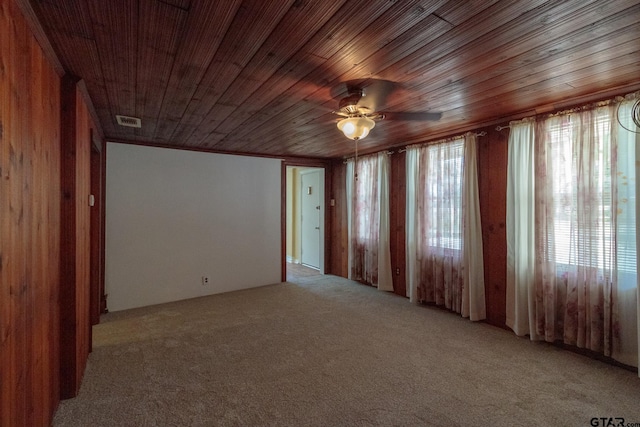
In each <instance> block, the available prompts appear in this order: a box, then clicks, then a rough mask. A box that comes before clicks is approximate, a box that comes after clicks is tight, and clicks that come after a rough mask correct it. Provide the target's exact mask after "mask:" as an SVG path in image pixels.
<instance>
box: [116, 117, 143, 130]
mask: <svg viewBox="0 0 640 427" xmlns="http://www.w3.org/2000/svg"><path fill="white" fill-rule="evenodd" d="M116 120H117V121H118V124H119V125H120V126H127V127H130V128H139V127H142V121H141V120H140V119H139V118H137V117H129V116H120V115H117V114H116Z"/></svg>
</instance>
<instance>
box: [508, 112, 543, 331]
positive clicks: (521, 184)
mask: <svg viewBox="0 0 640 427" xmlns="http://www.w3.org/2000/svg"><path fill="white" fill-rule="evenodd" d="M535 125H536V123H535V120H533V119H529V120H524V121H522V122H511V123H510V124H509V126H510V128H511V132H510V133H509V142H508V147H509V148H508V149H509V154H508V165H509V166H508V168H507V319H506V323H507V326H509V327H510V328H511V329H513V331H514V332H515V333H516V334H517V335H521V336H522V335H527V334H529V335H531V336H532V337H533V336H535V330H534V329H533V327H534V326H535V320H534V319H532V318H531V316H530V315H531V314H533V312H534V310H533V303H534V301H535V299H534V294H533V292H534V287H533V271H534V268H535V240H534V239H535V234H534V233H535V219H534V212H535V201H534V185H535V171H534V157H533V153H534V149H533V146H534V140H535Z"/></svg>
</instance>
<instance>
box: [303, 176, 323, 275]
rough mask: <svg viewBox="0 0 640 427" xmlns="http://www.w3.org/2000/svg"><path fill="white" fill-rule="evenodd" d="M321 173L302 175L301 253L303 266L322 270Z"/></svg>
mask: <svg viewBox="0 0 640 427" xmlns="http://www.w3.org/2000/svg"><path fill="white" fill-rule="evenodd" d="M320 175H321V173H320V171H319V170H311V171H303V172H301V173H300V178H301V185H300V187H301V188H300V192H301V195H300V211H301V219H300V239H301V242H300V251H301V254H300V256H301V258H302V259H301V261H302V264H304V265H307V266H309V267H313V268H317V269H320V253H321V252H320V247H321V241H322V240H321V234H322V233H321V227H322V221H321V219H322V212H321V211H322V206H321V205H322V203H321V200H323V197H321V196H322V193H323V191H322V190H323V188H322V187H321V180H320Z"/></svg>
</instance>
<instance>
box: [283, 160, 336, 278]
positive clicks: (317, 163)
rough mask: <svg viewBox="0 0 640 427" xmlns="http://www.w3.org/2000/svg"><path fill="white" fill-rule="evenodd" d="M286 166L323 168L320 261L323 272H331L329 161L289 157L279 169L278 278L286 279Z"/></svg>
mask: <svg viewBox="0 0 640 427" xmlns="http://www.w3.org/2000/svg"><path fill="white" fill-rule="evenodd" d="M287 166H293V167H309V168H319V169H324V200H323V201H322V203H323V205H322V206H323V207H322V208H321V209H323V211H324V239H323V244H324V251H323V253H321V254H320V262H321V263H322V264H323V267H324V274H331V271H328V270H327V269H328V266H330V265H331V253H330V250H329V249H330V247H331V245H330V242H331V221H330V216H331V213H330V212H331V211H330V208H331V207H330V200H331V162H330V161H329V160H324V159H304V158H289V159H284V160H283V161H282V163H281V169H280V182H281V185H280V189H281V190H280V236H281V239H280V254H281V256H280V266H281V269H280V280H281V281H282V282H286V281H287Z"/></svg>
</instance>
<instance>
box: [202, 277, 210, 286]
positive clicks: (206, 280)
mask: <svg viewBox="0 0 640 427" xmlns="http://www.w3.org/2000/svg"><path fill="white" fill-rule="evenodd" d="M208 284H209V276H202V286H206V285H208Z"/></svg>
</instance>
